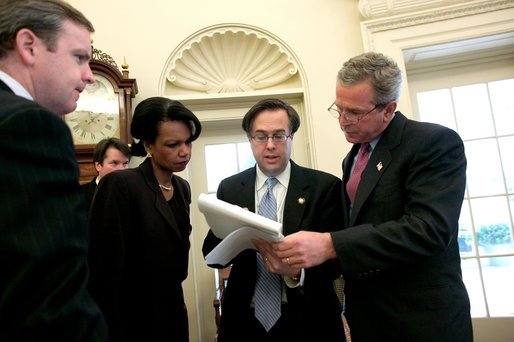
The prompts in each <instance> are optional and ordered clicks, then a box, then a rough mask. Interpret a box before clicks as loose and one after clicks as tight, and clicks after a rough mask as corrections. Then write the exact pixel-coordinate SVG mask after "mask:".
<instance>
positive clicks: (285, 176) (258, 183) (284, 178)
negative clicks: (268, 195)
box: [255, 161, 291, 190]
mask: <svg viewBox="0 0 514 342" xmlns="http://www.w3.org/2000/svg"><path fill="white" fill-rule="evenodd" d="M256 169H257V176H256V178H255V189H256V190H260V188H262V187H263V186H264V183H265V182H266V180H267V179H268V178H269V177H268V176H266V175H265V174H264V172H262V171H261V169H260V168H259V166H258V165H256ZM275 178H276V179H278V182H279V183H280V184H282V186H284V187H286V188H287V185H288V184H289V178H291V161H289V162H287V166H286V168H285V170H284V171H282V173H281V174H279V175H277V176H275Z"/></svg>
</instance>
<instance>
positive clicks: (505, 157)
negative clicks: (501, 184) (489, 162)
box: [498, 112, 514, 193]
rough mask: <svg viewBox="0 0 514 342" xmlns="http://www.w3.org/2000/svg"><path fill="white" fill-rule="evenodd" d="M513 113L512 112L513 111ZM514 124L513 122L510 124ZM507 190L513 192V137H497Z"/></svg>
mask: <svg viewBox="0 0 514 342" xmlns="http://www.w3.org/2000/svg"><path fill="white" fill-rule="evenodd" d="M513 114H514V112H513ZM512 125H513V126H514V123H513V124H512ZM498 143H499V145H500V155H501V158H502V165H503V173H504V174H505V183H506V184H507V192H509V193H513V192H514V153H512V151H514V137H507V138H500V139H498Z"/></svg>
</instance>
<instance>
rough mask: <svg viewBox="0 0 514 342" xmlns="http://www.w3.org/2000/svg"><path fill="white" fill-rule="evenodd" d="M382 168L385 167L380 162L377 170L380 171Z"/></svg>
mask: <svg viewBox="0 0 514 342" xmlns="http://www.w3.org/2000/svg"><path fill="white" fill-rule="evenodd" d="M382 167H383V166H382V162H379V163H378V164H377V170H378V171H380V170H382Z"/></svg>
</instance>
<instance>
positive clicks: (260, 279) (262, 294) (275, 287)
mask: <svg viewBox="0 0 514 342" xmlns="http://www.w3.org/2000/svg"><path fill="white" fill-rule="evenodd" d="M277 182H278V180H277V179H276V178H275V177H270V178H268V179H267V180H266V185H267V187H268V188H267V191H266V193H265V194H264V196H263V197H262V199H261V203H260V205H259V215H261V216H264V217H267V218H269V219H271V220H274V221H276V220H277V201H276V199H275V196H273V191H272V190H273V187H274V186H275V184H277ZM280 278H281V277H280V276H279V275H277V274H274V273H270V272H268V271H266V267H265V265H264V261H263V260H262V256H261V254H260V253H257V281H256V283H255V293H254V295H255V317H256V318H257V319H258V320H259V322H261V324H262V326H263V327H264V329H266V331H269V330H270V329H271V328H272V327H273V325H275V323H276V322H277V320H278V319H279V318H280V314H281V304H282V284H281V279H280Z"/></svg>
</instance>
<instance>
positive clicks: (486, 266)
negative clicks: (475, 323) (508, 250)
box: [481, 256, 514, 317]
mask: <svg viewBox="0 0 514 342" xmlns="http://www.w3.org/2000/svg"><path fill="white" fill-rule="evenodd" d="M481 265H482V275H483V277H484V285H485V293H486V297H487V303H488V307H489V315H490V316H491V317H499V316H514V310H513V308H514V296H512V289H514V257H511V256H510V257H497V258H485V259H482V260H481Z"/></svg>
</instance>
